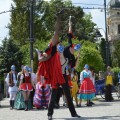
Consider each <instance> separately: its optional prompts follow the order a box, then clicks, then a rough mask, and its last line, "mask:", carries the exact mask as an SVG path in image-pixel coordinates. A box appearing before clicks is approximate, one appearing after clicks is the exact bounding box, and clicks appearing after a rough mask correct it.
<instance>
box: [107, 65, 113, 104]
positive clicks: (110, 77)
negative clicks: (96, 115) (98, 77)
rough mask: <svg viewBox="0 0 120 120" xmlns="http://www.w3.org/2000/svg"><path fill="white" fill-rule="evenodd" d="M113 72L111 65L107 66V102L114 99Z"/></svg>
mask: <svg viewBox="0 0 120 120" xmlns="http://www.w3.org/2000/svg"><path fill="white" fill-rule="evenodd" d="M113 76H114V74H113V72H112V71H111V67H110V66H108V67H107V71H106V72H105V100H106V102H110V101H112V100H113V97H112V86H113Z"/></svg>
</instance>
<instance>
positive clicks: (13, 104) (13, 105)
mask: <svg viewBox="0 0 120 120" xmlns="http://www.w3.org/2000/svg"><path fill="white" fill-rule="evenodd" d="M14 102H15V101H14V100H12V109H13V108H14Z"/></svg>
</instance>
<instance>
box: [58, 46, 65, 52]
mask: <svg viewBox="0 0 120 120" xmlns="http://www.w3.org/2000/svg"><path fill="white" fill-rule="evenodd" d="M57 49H58V52H60V53H63V51H64V46H63V45H58V46H57Z"/></svg>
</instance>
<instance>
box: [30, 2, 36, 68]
mask: <svg viewBox="0 0 120 120" xmlns="http://www.w3.org/2000/svg"><path fill="white" fill-rule="evenodd" d="M34 3H35V1H34V0H30V66H31V67H32V68H33V42H34V36H33V17H34V9H33V7H34Z"/></svg>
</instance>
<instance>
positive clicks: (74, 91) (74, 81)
mask: <svg viewBox="0 0 120 120" xmlns="http://www.w3.org/2000/svg"><path fill="white" fill-rule="evenodd" d="M71 81H72V86H73V87H72V88H71V96H72V97H74V98H75V96H76V94H77V92H78V90H79V88H78V83H77V82H78V81H77V76H76V75H74V76H73V78H72V79H71Z"/></svg>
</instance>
